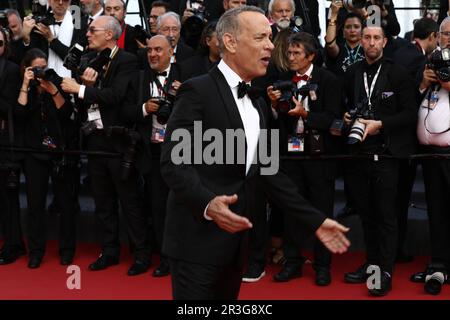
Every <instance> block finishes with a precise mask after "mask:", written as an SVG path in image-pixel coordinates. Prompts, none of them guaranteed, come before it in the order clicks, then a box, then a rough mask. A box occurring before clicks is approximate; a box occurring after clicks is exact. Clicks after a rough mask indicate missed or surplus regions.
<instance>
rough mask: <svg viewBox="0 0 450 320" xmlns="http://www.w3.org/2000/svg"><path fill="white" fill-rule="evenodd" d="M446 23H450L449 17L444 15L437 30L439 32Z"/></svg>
mask: <svg viewBox="0 0 450 320" xmlns="http://www.w3.org/2000/svg"><path fill="white" fill-rule="evenodd" d="M447 23H450V17H445V19H444V20H442V22H441V25H440V26H439V32H441V31H442V29H444V26H445V25H446V24H447Z"/></svg>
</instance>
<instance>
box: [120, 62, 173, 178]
mask: <svg viewBox="0 0 450 320" xmlns="http://www.w3.org/2000/svg"><path fill="white" fill-rule="evenodd" d="M140 73H141V75H140V76H139V77H135V79H134V80H135V81H134V82H133V90H134V91H133V92H134V94H135V96H137V97H139V96H140V95H142V97H140V98H139V99H138V101H137V103H136V104H135V106H134V107H133V108H132V107H129V108H123V109H122V119H124V120H125V121H127V122H129V123H136V129H137V131H138V132H139V134H140V135H141V138H142V142H143V143H142V144H141V146H142V147H143V150H141V152H138V156H137V159H136V166H137V167H138V168H139V170H140V172H141V173H147V172H148V170H149V169H150V163H151V162H150V161H149V159H150V158H151V157H152V152H151V136H152V114H149V115H147V116H146V117H144V114H143V110H142V105H143V104H144V103H145V102H147V101H148V100H149V99H150V98H152V93H151V92H150V85H151V83H153V82H154V81H155V78H156V73H155V71H154V70H152V69H151V68H150V66H149V64H148V62H147V63H146V64H145V65H144V69H143V70H141V71H140ZM180 77H181V68H180V66H179V65H178V64H176V63H172V64H171V66H170V72H169V75H168V76H167V84H166V86H167V87H170V86H171V85H172V83H173V82H174V81H175V80H178V81H180ZM141 78H142V79H141Z"/></svg>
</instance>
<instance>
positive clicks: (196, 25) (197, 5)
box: [183, 0, 209, 36]
mask: <svg viewBox="0 0 450 320" xmlns="http://www.w3.org/2000/svg"><path fill="white" fill-rule="evenodd" d="M189 9H190V10H191V12H192V13H193V15H192V16H190V17H188V18H187V19H186V21H185V22H184V25H183V27H184V29H185V31H186V33H187V34H188V35H191V36H195V35H200V34H201V33H202V31H203V28H204V27H205V24H206V22H207V18H208V16H209V14H208V12H207V11H205V7H204V6H203V0H190V7H189Z"/></svg>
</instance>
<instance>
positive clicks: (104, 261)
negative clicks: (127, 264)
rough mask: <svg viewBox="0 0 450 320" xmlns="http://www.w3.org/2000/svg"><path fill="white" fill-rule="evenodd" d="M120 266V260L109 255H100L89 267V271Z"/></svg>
mask: <svg viewBox="0 0 450 320" xmlns="http://www.w3.org/2000/svg"><path fill="white" fill-rule="evenodd" d="M117 264H119V259H118V258H115V257H111V256H107V255H103V254H102V255H100V257H98V259H97V260H95V262H93V263H91V264H90V265H89V270H91V271H99V270H103V269H106V268H108V267H109V266H114V265H117Z"/></svg>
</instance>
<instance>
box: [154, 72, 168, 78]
mask: <svg viewBox="0 0 450 320" xmlns="http://www.w3.org/2000/svg"><path fill="white" fill-rule="evenodd" d="M156 76H157V77H167V72H166V71H163V72H156Z"/></svg>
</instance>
